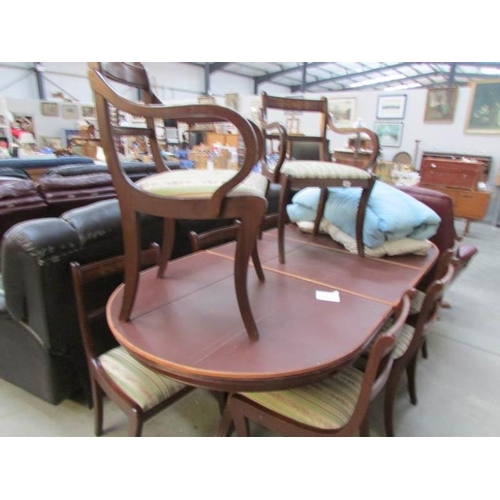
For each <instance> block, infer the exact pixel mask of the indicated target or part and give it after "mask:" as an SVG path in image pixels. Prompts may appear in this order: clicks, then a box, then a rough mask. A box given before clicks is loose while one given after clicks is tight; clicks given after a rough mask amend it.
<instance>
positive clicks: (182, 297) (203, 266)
mask: <svg viewBox="0 0 500 500" xmlns="http://www.w3.org/2000/svg"><path fill="white" fill-rule="evenodd" d="M285 247H286V251H287V256H286V264H280V263H279V260H278V241H277V230H276V229H273V230H271V231H268V232H265V233H264V234H263V236H262V239H261V240H260V241H259V254H260V259H261V262H262V265H263V269H264V272H265V282H263V283H262V282H259V280H258V279H257V276H256V274H255V273H254V272H252V271H253V270H252V269H249V274H248V294H249V298H250V304H251V306H252V310H253V314H254V316H255V319H256V322H257V325H258V329H259V338H258V340H252V339H250V338H249V337H248V335H247V333H246V330H245V327H244V325H243V323H242V320H241V316H240V314H239V309H238V306H237V303H236V295H235V291H234V281H233V274H234V273H233V264H234V260H233V256H234V250H235V244H234V243H229V244H226V245H222V246H219V247H215V248H212V249H209V250H204V251H200V252H197V253H194V254H191V255H188V256H186V257H183V258H180V259H177V260H174V261H172V262H170V263H169V266H168V269H167V273H166V278H164V279H161V278H157V276H156V269H155V268H152V269H149V270H146V271H143V272H142V273H141V277H140V285H139V291H138V294H137V299H136V305H135V306H134V311H133V316H132V318H131V320H130V321H128V322H125V321H120V320H119V311H120V305H121V301H122V294H123V285H120V286H119V287H118V288H117V289H116V290H115V291H114V292H113V294H112V295H111V297H110V298H109V300H108V304H107V310H106V314H107V320H108V323H109V326H110V328H111V331H112V333H113V335H114V336H115V337H116V339H117V340H118V342H119V343H120V344H121V345H123V346H124V347H125V348H126V349H127V350H128V351H129V352H130V353H131V354H132V355H133V356H134V357H136V358H137V359H139V360H140V361H141V362H142V363H144V364H146V365H148V366H150V367H152V368H154V369H156V370H158V371H160V372H162V373H164V374H167V375H169V376H170V377H172V378H174V379H176V380H179V381H183V382H185V383H187V384H190V385H193V386H198V387H205V388H209V389H212V390H215V391H222V392H231V391H249V390H252V391H260V390H276V389H285V388H291V387H296V386H299V385H301V384H304V383H310V382H314V381H317V380H319V379H321V378H323V377H325V376H327V375H328V374H330V373H332V372H334V371H335V370H337V369H338V368H339V367H341V366H342V365H345V364H347V363H352V362H353V361H354V360H355V359H356V358H357V357H358V356H359V354H360V353H361V352H362V351H363V348H364V347H365V346H366V345H367V344H368V343H369V342H370V341H371V340H372V338H373V337H374V335H375V334H376V332H377V331H378V330H379V328H380V327H381V326H382V325H383V323H384V322H385V321H386V319H387V318H388V317H389V316H390V314H391V312H392V311H393V309H394V307H395V306H396V305H397V304H398V303H399V301H400V299H401V297H402V296H403V294H404V292H405V291H406V290H407V289H409V288H412V287H414V286H416V285H417V284H418V282H419V281H420V280H421V279H422V277H423V276H424V275H425V273H426V272H427V271H428V270H429V269H431V267H432V266H433V264H434V262H435V261H436V259H437V258H438V250H437V248H436V247H435V246H432V247H431V249H430V250H429V252H428V253H427V255H426V256H411V255H407V256H400V257H390V258H370V257H364V258H362V257H359V256H358V255H357V254H353V253H349V252H348V251H346V250H343V249H342V248H341V247H340V246H339V245H337V244H336V243H334V242H333V240H331V239H330V237H328V236H312V235H307V234H303V233H301V232H300V231H298V230H296V229H295V227H294V226H292V227H290V228H289V229H287V236H286V246H285ZM335 290H336V291H338V299H339V301H338V302H331V301H325V300H318V298H317V292H332V291H335ZM330 295H331V294H327V296H328V297H330Z"/></svg>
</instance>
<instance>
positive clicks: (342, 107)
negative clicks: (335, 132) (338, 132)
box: [328, 97, 357, 127]
mask: <svg viewBox="0 0 500 500" xmlns="http://www.w3.org/2000/svg"><path fill="white" fill-rule="evenodd" d="M328 111H329V112H330V113H331V115H332V117H333V122H334V123H335V125H337V126H339V127H349V126H351V125H352V124H353V123H354V121H355V120H356V118H357V114H356V98H355V97H348V98H345V99H328Z"/></svg>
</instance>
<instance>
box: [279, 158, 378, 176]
mask: <svg viewBox="0 0 500 500" xmlns="http://www.w3.org/2000/svg"><path fill="white" fill-rule="evenodd" d="M281 173H283V174H286V175H289V176H290V177H295V178H297V179H346V180H348V179H370V177H371V174H370V173H369V172H367V171H366V170H362V169H361V168H357V167H351V166H349V165H342V164H341V163H334V162H330V161H311V160H309V161H307V160H304V161H285V162H284V163H283V166H282V167H281Z"/></svg>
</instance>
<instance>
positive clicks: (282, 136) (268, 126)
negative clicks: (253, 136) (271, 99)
mask: <svg viewBox="0 0 500 500" xmlns="http://www.w3.org/2000/svg"><path fill="white" fill-rule="evenodd" d="M262 128H263V129H264V131H265V132H266V133H265V134H264V138H268V137H269V134H267V132H269V131H271V130H276V132H277V136H278V138H279V141H280V148H279V156H278V161H277V162H276V164H275V165H274V167H273V170H272V171H271V170H269V166H268V164H267V159H266V157H265V155H264V161H263V166H262V173H263V174H264V175H265V176H266V177H267V178H268V179H269V180H270V181H271V182H274V183H279V178H280V171H281V167H282V165H283V163H284V162H285V158H286V141H287V139H288V135H287V133H286V128H285V126H284V125H283V124H282V123H278V122H273V123H262Z"/></svg>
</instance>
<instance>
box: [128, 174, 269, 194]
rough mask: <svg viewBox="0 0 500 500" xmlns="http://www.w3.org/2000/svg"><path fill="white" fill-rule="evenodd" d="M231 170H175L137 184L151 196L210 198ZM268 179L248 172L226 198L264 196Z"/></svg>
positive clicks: (146, 178) (229, 175)
mask: <svg viewBox="0 0 500 500" xmlns="http://www.w3.org/2000/svg"><path fill="white" fill-rule="evenodd" d="M234 175H235V171H234V170H175V171H171V172H162V173H160V174H154V175H150V176H148V177H145V178H144V179H141V180H139V181H138V182H137V185H138V186H139V187H140V188H141V189H143V190H144V191H147V192H149V193H152V194H156V195H158V196H165V197H174V198H192V199H195V198H210V197H211V196H212V195H213V193H214V192H215V191H216V190H217V189H218V188H219V187H220V186H221V185H222V184H224V183H225V182H227V181H228V180H229V179H230V178H231V177H233V176H234ZM268 182H269V181H268V180H267V178H266V177H264V176H263V175H261V174H257V173H250V174H249V175H248V176H247V177H246V178H245V179H244V180H243V182H242V183H240V184H238V186H236V187H235V188H234V189H233V190H232V191H230V192H229V193H228V194H227V196H262V197H263V196H265V194H266V190H267V186H268Z"/></svg>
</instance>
